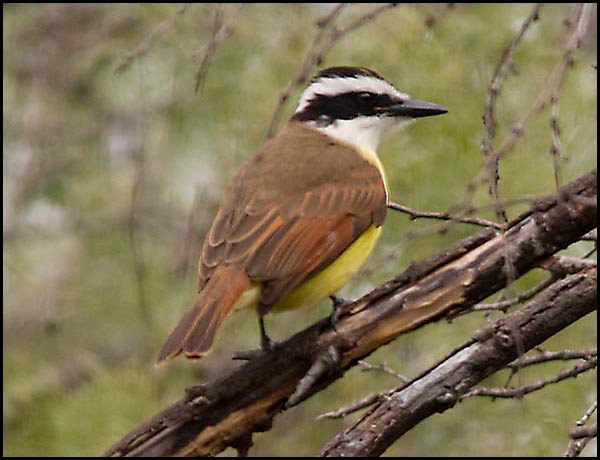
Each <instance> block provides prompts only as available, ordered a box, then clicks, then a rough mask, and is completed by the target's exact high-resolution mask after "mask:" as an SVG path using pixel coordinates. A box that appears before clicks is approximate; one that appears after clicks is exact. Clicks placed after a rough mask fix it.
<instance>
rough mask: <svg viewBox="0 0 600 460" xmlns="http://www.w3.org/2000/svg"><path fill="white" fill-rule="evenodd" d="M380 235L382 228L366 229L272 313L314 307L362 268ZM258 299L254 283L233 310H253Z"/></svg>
mask: <svg viewBox="0 0 600 460" xmlns="http://www.w3.org/2000/svg"><path fill="white" fill-rule="evenodd" d="M380 233H381V227H379V228H376V227H374V226H371V227H369V228H368V229H367V230H366V231H365V232H364V233H363V234H362V235H361V236H359V237H358V238H357V240H356V241H355V242H354V243H352V244H351V245H350V246H349V247H348V249H346V250H345V251H344V252H343V253H342V254H341V255H340V256H339V257H338V258H337V259H336V260H335V261H333V263H331V264H330V265H329V266H328V267H326V268H324V269H323V270H322V271H321V272H320V273H319V274H318V275H316V276H315V277H313V278H311V279H310V280H308V281H307V282H305V283H304V284H301V285H300V286H298V287H297V288H296V289H294V290H293V291H292V292H291V293H290V294H288V295H287V296H285V297H284V298H283V299H281V300H280V301H279V302H277V303H276V304H275V306H274V307H273V310H275V311H277V310H290V309H293V308H302V307H311V306H316V305H317V304H318V303H319V302H321V300H323V299H325V298H326V297H327V296H329V295H331V294H333V293H335V292H336V291H338V290H339V289H340V288H341V287H342V286H343V285H344V284H346V282H347V281H348V280H349V279H350V277H351V276H352V275H354V274H355V273H356V272H357V271H358V270H359V269H360V267H361V266H362V265H363V263H364V262H365V260H366V259H367V257H368V256H369V254H370V253H371V251H372V250H373V247H374V246H375V243H376V242H377V239H378V238H379V234H380ZM259 298H260V285H259V284H254V285H253V286H252V287H250V288H249V289H248V290H246V292H244V293H243V294H242V295H241V296H240V298H239V299H238V300H237V301H236V303H235V304H234V308H235V309H238V308H247V307H256V306H257V305H258V300H259Z"/></svg>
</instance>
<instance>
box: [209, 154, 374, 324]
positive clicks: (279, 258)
mask: <svg viewBox="0 0 600 460" xmlns="http://www.w3.org/2000/svg"><path fill="white" fill-rule="evenodd" d="M369 166H370V165H369ZM385 212H386V192H385V186H384V183H383V179H382V178H381V175H380V174H379V171H378V170H377V169H376V168H375V167H368V168H362V169H361V170H355V171H354V172H351V173H350V175H349V177H346V178H345V180H344V181H343V182H336V183H335V184H322V185H319V186H317V187H314V188H312V189H311V190H309V191H307V192H305V193H301V194H295V195H294V196H290V197H287V198H286V197H280V199H279V200H277V202H274V200H272V199H271V200H261V199H255V200H252V201H250V203H249V204H248V205H246V206H245V207H244V209H235V208H232V209H229V210H224V209H221V210H219V212H218V214H217V216H216V218H215V221H214V223H213V226H212V227H211V229H210V231H209V233H208V235H207V237H206V240H205V242H204V247H203V251H202V255H201V258H200V266H199V282H200V288H202V286H203V285H204V284H205V283H206V281H207V280H208V279H209V278H210V276H211V273H212V271H213V270H214V269H215V268H216V267H217V266H219V265H221V264H228V265H229V264H235V265H237V266H241V267H243V268H244V270H245V272H246V273H247V275H248V276H249V277H250V279H252V280H253V281H259V282H262V283H263V292H262V296H261V299H260V304H261V308H260V310H261V313H263V314H264V313H266V311H268V310H269V308H270V307H271V306H273V305H274V304H275V303H276V302H277V301H278V300H279V299H281V298H283V297H284V296H285V295H286V294H288V293H290V292H291V291H292V290H293V289H294V288H295V287H297V286H299V285H300V284H302V282H304V281H305V280H307V279H309V278H311V277H312V276H315V275H316V274H317V273H318V272H319V271H321V270H322V269H323V268H324V267H326V266H327V265H329V264H330V263H331V262H333V261H334V260H335V259H336V258H337V257H338V256H339V255H340V254H341V253H342V252H343V251H344V250H345V249H347V248H348V246H350V245H351V244H352V243H353V242H354V241H355V240H356V239H357V238H358V237H359V236H360V235H361V234H362V233H363V232H364V231H365V230H367V228H368V227H369V226H370V225H371V224H374V225H375V226H377V227H378V226H380V225H381V224H382V223H383V220H384V218H385Z"/></svg>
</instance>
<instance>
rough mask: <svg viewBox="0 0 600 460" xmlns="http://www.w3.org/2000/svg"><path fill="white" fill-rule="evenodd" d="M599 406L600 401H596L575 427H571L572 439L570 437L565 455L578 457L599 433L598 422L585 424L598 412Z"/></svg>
mask: <svg viewBox="0 0 600 460" xmlns="http://www.w3.org/2000/svg"><path fill="white" fill-rule="evenodd" d="M597 408H598V401H594V402H593V403H592V405H591V406H590V407H589V408H588V409H587V410H586V411H585V414H583V417H581V418H580V419H579V420H577V422H576V423H575V425H576V426H575V428H573V429H571V432H570V433H569V435H570V436H569V437H570V438H571V439H569V444H568V445H567V451H566V452H565V453H564V454H563V456H564V457H577V456H578V455H579V454H581V452H582V451H583V449H584V448H585V446H586V445H587V443H588V442H590V441H591V440H592V439H593V438H595V437H596V436H597V435H598V428H597V424H596V423H594V424H593V425H592V426H589V427H586V426H585V424H586V423H587V422H588V420H589V419H590V417H591V416H592V414H593V413H594V412H596V409H597Z"/></svg>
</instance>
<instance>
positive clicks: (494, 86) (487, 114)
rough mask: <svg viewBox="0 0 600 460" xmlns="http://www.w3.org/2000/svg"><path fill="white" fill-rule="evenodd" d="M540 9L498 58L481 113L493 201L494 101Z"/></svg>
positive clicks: (503, 215)
mask: <svg viewBox="0 0 600 460" xmlns="http://www.w3.org/2000/svg"><path fill="white" fill-rule="evenodd" d="M541 7H542V4H541V3H538V4H536V5H535V7H534V8H533V11H532V12H531V14H530V15H529V16H527V18H526V19H525V21H523V24H521V28H520V29H519V31H518V32H517V34H516V35H515V36H514V37H513V39H512V40H511V42H510V44H509V45H508V47H506V48H505V50H504V52H503V53H502V57H501V58H500V62H499V63H498V66H497V67H496V71H495V73H494V77H493V78H492V83H491V84H490V90H489V93H488V99H487V102H486V106H485V111H484V113H483V125H484V126H485V129H486V135H485V137H484V138H483V143H482V148H483V153H484V155H485V158H486V160H485V170H486V171H487V174H488V178H487V180H488V184H489V193H490V195H491V197H492V198H493V199H494V200H498V180H499V179H500V177H499V175H498V162H499V160H500V157H499V155H498V154H497V153H496V151H495V150H494V145H493V144H494V138H495V137H496V124H497V121H496V100H497V98H498V94H499V93H500V90H501V88H502V84H503V82H504V79H505V77H506V75H507V74H508V71H509V70H510V68H511V66H512V65H513V56H514V54H515V51H516V49H517V47H518V46H519V44H520V43H521V41H522V40H523V37H524V36H525V32H527V30H528V29H529V27H530V26H531V24H533V23H534V22H535V21H537V20H538V19H539V13H540V9H541ZM496 214H497V215H498V217H499V218H501V219H502V220H503V221H504V222H507V221H508V218H507V217H506V212H505V211H504V209H502V207H501V206H500V205H498V207H497V209H496Z"/></svg>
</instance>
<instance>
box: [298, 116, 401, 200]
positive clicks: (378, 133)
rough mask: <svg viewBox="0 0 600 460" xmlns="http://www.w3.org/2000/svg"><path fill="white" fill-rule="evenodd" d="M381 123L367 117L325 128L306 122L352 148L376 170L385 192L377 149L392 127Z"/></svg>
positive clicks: (336, 123)
mask: <svg viewBox="0 0 600 460" xmlns="http://www.w3.org/2000/svg"><path fill="white" fill-rule="evenodd" d="M381 121H382V120H373V119H371V118H368V117H358V118H354V119H352V120H336V121H334V122H333V123H331V124H329V125H327V126H318V125H317V124H316V123H314V122H308V123H307V125H308V126H310V127H311V128H312V129H316V130H318V131H319V132H321V133H323V134H326V135H327V136H329V137H331V138H333V139H335V140H336V141H337V142H341V143H343V144H346V145H348V146H350V147H352V148H354V149H355V150H356V151H357V152H358V153H359V154H360V155H361V156H362V157H363V158H364V159H365V160H367V161H368V162H369V163H371V164H372V165H374V166H375V167H376V168H377V169H378V171H379V173H380V174H381V177H382V179H383V182H384V184H385V189H386V191H387V190H388V187H387V178H386V175H385V170H384V169H383V164H382V163H381V160H380V159H379V156H378V155H377V147H378V145H379V141H380V139H381V137H382V135H383V134H384V133H385V132H387V131H389V130H390V129H391V128H392V127H393V125H390V126H385V125H384V124H382V123H381Z"/></svg>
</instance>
